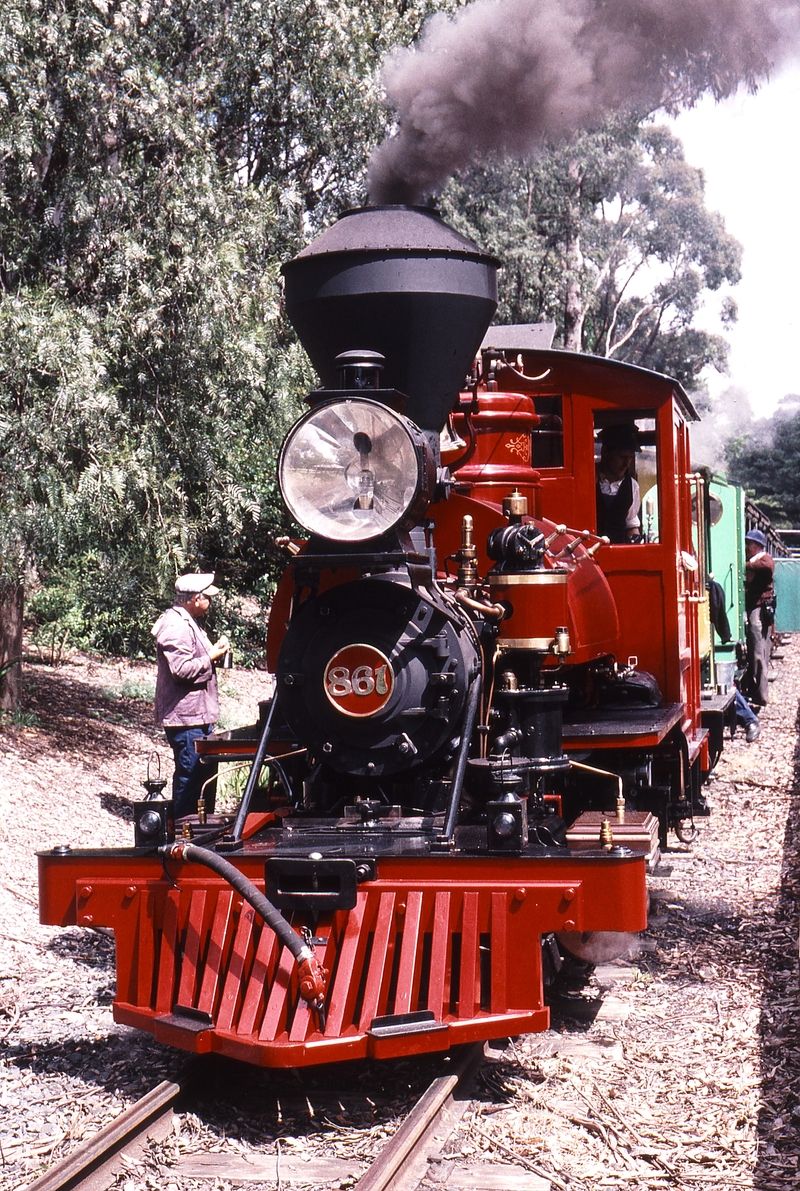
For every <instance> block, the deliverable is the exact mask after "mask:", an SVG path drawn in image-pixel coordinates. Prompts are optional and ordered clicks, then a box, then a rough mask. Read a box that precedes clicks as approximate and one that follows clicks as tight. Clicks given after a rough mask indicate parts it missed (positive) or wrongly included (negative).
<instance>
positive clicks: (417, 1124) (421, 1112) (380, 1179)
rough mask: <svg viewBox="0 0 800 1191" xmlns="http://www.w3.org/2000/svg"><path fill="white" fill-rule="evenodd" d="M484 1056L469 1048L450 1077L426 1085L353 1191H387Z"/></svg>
mask: <svg viewBox="0 0 800 1191" xmlns="http://www.w3.org/2000/svg"><path fill="white" fill-rule="evenodd" d="M482 1056H483V1043H482V1042H479V1043H476V1045H474V1046H470V1047H469V1049H468V1050H467V1052H466V1054H465V1055H464V1056H463V1057H462V1058H461V1061H460V1062H459V1063H458V1065H457V1067H456V1069H455V1070H454V1071H453V1072H452V1073H451V1074H450V1075H440V1076H438V1077H437V1078H436V1079H434V1080H433V1082H432V1083H431V1084H430V1085H429V1087H428V1088H427V1089H426V1090H425V1091H424V1092H423V1093H422V1095H421V1096H420V1098H419V1100H418V1101H417V1102H416V1104H415V1105H414V1107H413V1108H412V1109H411V1112H410V1113H409V1114H408V1116H407V1117H406V1119H405V1120H404V1121H403V1123H402V1125H400V1127H399V1129H398V1130H397V1131H396V1133H395V1134H394V1136H393V1137H392V1138H391V1140H390V1141H389V1142H387V1144H386V1145H385V1146H384V1148H383V1149H382V1150H381V1152H380V1154H378V1157H377V1158H376V1159H375V1161H374V1162H373V1163H372V1165H371V1166H370V1167H369V1169H368V1170H367V1171H366V1172H365V1173H364V1174H363V1175H362V1176H361V1178H360V1179H359V1180H358V1182H357V1183H355V1184H354V1186H353V1188H352V1191H388V1188H389V1187H391V1186H392V1183H393V1180H394V1179H395V1178H396V1177H397V1175H398V1174H399V1173H400V1172H401V1169H402V1167H403V1166H404V1165H405V1164H406V1163H407V1162H408V1161H409V1159H410V1158H411V1157H412V1156H413V1154H414V1151H415V1149H416V1148H417V1147H418V1146H419V1145H420V1143H421V1142H422V1141H423V1140H424V1139H425V1138H426V1137H427V1135H428V1133H429V1132H430V1131H431V1129H432V1126H433V1125H434V1123H435V1122H436V1120H437V1118H438V1116H439V1114H440V1113H441V1112H442V1110H443V1109H444V1107H445V1105H446V1104H447V1102H448V1101H449V1100H450V1099H451V1098H452V1096H453V1093H454V1092H455V1090H456V1088H457V1087H458V1086H459V1084H461V1083H465V1082H466V1080H467V1077H468V1076H470V1075H471V1074H472V1072H473V1069H474V1068H475V1067H476V1066H477V1064H478V1063H479V1061H480V1059H481V1058H482Z"/></svg>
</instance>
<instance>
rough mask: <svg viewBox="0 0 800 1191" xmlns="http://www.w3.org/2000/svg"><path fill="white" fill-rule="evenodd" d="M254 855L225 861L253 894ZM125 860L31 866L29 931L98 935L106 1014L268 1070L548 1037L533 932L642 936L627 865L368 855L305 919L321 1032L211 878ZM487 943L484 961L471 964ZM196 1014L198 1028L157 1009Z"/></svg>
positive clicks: (151, 860)
mask: <svg viewBox="0 0 800 1191" xmlns="http://www.w3.org/2000/svg"><path fill="white" fill-rule="evenodd" d="M264 859H265V857H264V853H263V852H261V851H258V850H253V851H250V852H249V853H248V854H246V855H245V856H244V857H238V856H237V857H236V865H237V867H238V868H240V869H241V870H242V871H243V872H244V873H245V875H246V876H247V877H248V878H249V879H250V880H251V881H252V882H253V883H254V884H255V885H256V886H257V887H258V888H259V889H263V888H264ZM170 867H171V869H173V868H174V873H175V875H178V873H179V875H180V882H179V883H180V891H178V890H176V889H174V887H173V886H172V885H171V884H170V883H169V882H168V881H167V880H166V878H165V876H164V873H163V870H162V867H161V862H160V860H159V859H157V858H155V857H147V856H142V855H141V854H138V853H134V852H74V853H72V854H70V855H68V856H53V855H51V854H42V855H40V857H39V888H40V911H39V913H40V920H41V921H42V922H45V923H50V924H52V925H58V926H74V925H78V926H106V927H112V928H113V929H114V932H115V936H116V943H117V996H116V1000H115V1002H114V1017H115V1019H116V1020H117V1021H120V1022H123V1023H125V1024H127V1025H132V1026H136V1027H137V1028H139V1029H143V1030H147V1031H149V1032H151V1033H153V1034H154V1035H155V1037H156V1038H157V1039H158V1040H159V1041H162V1042H165V1043H168V1044H169V1045H171V1046H177V1047H180V1048H182V1049H184V1050H189V1051H195V1052H200V1053H203V1052H207V1051H217V1052H219V1053H222V1054H227V1055H229V1056H231V1057H233V1058H238V1059H244V1060H246V1061H247V1062H250V1063H256V1064H259V1065H262V1066H267V1067H286V1066H304V1065H308V1064H312V1063H322V1062H330V1061H332V1060H335V1059H345V1058H346V1059H353V1058H365V1057H367V1056H371V1057H375V1058H388V1057H392V1056H394V1055H399V1054H421V1053H424V1052H428V1051H440V1050H447V1049H448V1048H449V1047H451V1046H455V1045H457V1044H459V1043H462V1042H475V1041H480V1040H481V1039H488V1038H492V1037H496V1036H497V1035H498V1033H501V1034H507V1033H522V1032H527V1031H534V1030H542V1029H546V1028H547V1026H548V1022H549V1014H548V1010H547V1008H546V1007H545V1004H544V997H543V988H542V970H541V948H540V942H539V939H540V935H541V934H543V933H545V932H549V931H562V930H567V931H591V930H617V931H638V930H642V929H643V928H644V927H645V925H646V921H647V915H646V891H645V880H644V861H643V859H642V857H628V858H610V857H608V856H594V857H585V856H580V857H578V856H575V855H571V856H570V855H567V856H564V857H563V858H562V857H558V858H547V859H542V858H521V857H508V858H496V857H480V858H464V857H457V856H453V857H437V858H429V859H425V858H420V857H409V858H402V859H401V858H397V859H385V860H380V861H379V862H378V879H377V880H376V881H372V882H369V883H368V884H366V885H362V886H360V888H359V894H358V903H357V905H356V907H355V908H354V909H353V910H350V911H338V912H337V913H335V914H332V915H327V916H324V917H322V918H320V921H319V922H318V924H317V927H316V937H318V938H320V937H321V938H326V939H327V940H328V941H327V943H326V944H325V945H324V946H318V947H316V955H317V958H318V959H319V961H320V962H321V963H322V964H323V965H324V967H326V968H327V969H328V970H329V971H330V972H332V974H333V975H332V982H331V985H330V988H329V991H328V999H327V1008H328V1021H327V1025H326V1028H325V1031H324V1033H320V1031H319V1029H318V1023H317V1020H316V1017H315V1015H314V1014H313V1012H312V1011H311V1010H310V1009H309V1007H308V1005H307V1004H306V1003H305V1002H304V1001H303V1000H301V999H300V998H299V997H298V992H297V973H296V969H295V964H294V961H293V959H292V957H291V955H290V954H289V953H288V952H286V951H283V952H282V951H281V948H280V947H279V945H278V943H277V941H276V939H275V936H274V935H273V934H272V932H271V931H269V930H267V929H266V928H264V929H262V928H261V926H260V924H259V922H258V921H257V919H256V917H255V915H254V914H253V912H252V911H251V909H250V907H249V906H247V905H246V904H243V903H242V900H241V898H240V897H239V896H238V895H237V894H235V893H234V892H233V891H232V890H231V889H230V888H229V887H228V886H227V885H226V884H225V882H224V881H222V880H221V879H220V878H218V877H217V876H216V875H215V874H213V873H209V871H208V869H206V868H204V867H202V866H199V865H192V864H184V865H182V866H180V867H179V868H176V867H175V866H170ZM487 948H488V955H489V960H488V967H487V961H486V959H485V957H486V955H487V950H486V949H487ZM481 954H482V955H483V956H484V959H483V960H481V958H480V956H481ZM176 1005H180V1006H183V1007H185V1008H188V1009H190V1010H195V1011H200V1012H201V1013H205V1014H208V1015H209V1017H210V1018H211V1019H212V1021H213V1024H212V1025H203V1024H202V1023H199V1022H198V1021H197V1020H192V1019H191V1018H189V1017H186V1016H183V1017H182V1016H181V1015H180V1014H176V1013H174V1012H173V1010H174V1007H175V1006H176ZM420 1008H427V1009H430V1010H432V1011H433V1014H434V1018H435V1021H436V1023H437V1027H438V1028H436V1029H434V1030H431V1031H430V1032H425V1033H421V1034H404V1035H399V1036H394V1037H380V1036H378V1035H376V1034H372V1033H370V1024H371V1022H372V1021H373V1019H374V1018H375V1017H377V1016H382V1015H384V1014H386V1013H406V1012H414V1011H415V1010H418V1009H420Z"/></svg>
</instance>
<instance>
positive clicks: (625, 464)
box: [594, 410, 659, 544]
mask: <svg viewBox="0 0 800 1191" xmlns="http://www.w3.org/2000/svg"><path fill="white" fill-rule="evenodd" d="M594 457H595V474H596V477H597V485H596V497H597V532H598V533H600V534H605V536H606V537H608V538H610V539H611V541H612V542H613V543H616V544H626V543H636V542H657V541H658V540H659V530H658V521H659V507H658V457H657V451H656V417H655V411H648V410H629V411H626V412H625V413H621V412H620V411H619V410H614V411H613V413H611V412H607V411H604V412H603V413H597V414H595V419H594Z"/></svg>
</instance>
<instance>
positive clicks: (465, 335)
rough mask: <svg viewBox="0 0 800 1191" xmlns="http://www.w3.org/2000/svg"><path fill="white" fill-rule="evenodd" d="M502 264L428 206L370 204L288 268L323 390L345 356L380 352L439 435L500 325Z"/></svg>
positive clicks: (393, 384)
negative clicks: (495, 318) (492, 326)
mask: <svg viewBox="0 0 800 1191" xmlns="http://www.w3.org/2000/svg"><path fill="white" fill-rule="evenodd" d="M498 263H499V262H498V261H496V260H495V259H494V257H492V256H489V254H488V253H485V252H482V251H481V249H480V248H478V246H477V245H476V244H473V243H472V241H471V240H468V239H467V238H466V237H465V236H461V235H459V233H458V232H456V231H454V230H453V228H451V227H449V226H448V224H446V223H445V222H444V220H442V219H440V218H439V216H438V215H437V214H436V212H435V211H432V210H431V209H430V208H421V207H403V206H390V207H363V208H361V209H360V210H356V211H348V212H346V213H345V214H344V215H342V216H341V217H340V218H339V220H338V221H337V222H336V223H334V224H333V225H332V226H331V227H329V228H327V229H326V230H325V231H324V232H322V233H321V235H319V236H317V238H316V239H315V240H314V241H313V242H312V243H311V244H309V246H308V247H307V248H304V249H303V251H302V252H301V253H300V254H299V255H298V256H296V257H295V258H294V260H291V261H287V263H286V264H285V265H284V266H283V267H282V270H281V272H282V273H283V275H284V279H285V298H286V313H287V315H288V316H289V319H290V320H291V322H292V325H293V326H294V328H295V330H296V331H297V334H298V335H299V337H300V341H301V343H302V344H303V347H304V348H305V349H306V351H307V352H308V354H309V357H310V358H311V363H312V364H313V365H314V367H315V368H316V370H317V372H318V373H319V376H320V379H321V380H322V383H323V385H324V386H325V388H328V389H333V388H335V387H336V385H337V365H336V357H337V356H338V355H339V353H340V352H345V351H376V352H380V354H381V355H382V356H384V358H385V361H386V364H385V369H384V372H383V377H382V383H383V384H384V385H386V386H387V387H388V388H394V389H398V390H399V391H400V392H401V393H404V394H405V395H406V396H407V397H408V399H409V401H408V405H407V406H406V408H405V412H406V413H407V414H408V416H409V417H410V418H411V419H412V421H414V422H416V423H417V425H418V426H419V427H420V428H421V429H422V430H428V431H431V432H433V433H435V434H436V435H438V433H439V431H440V430H441V429H442V427H443V426H444V424H445V422H446V421H447V415H448V413H449V412H450V410H451V409H452V407H453V403H454V401H455V399H456V397H457V395H458V390H459V388H460V386H461V384H462V382H463V380H464V377H465V376H466V374H467V371H468V370H469V366H470V364H471V363H472V360H473V359H474V356H475V353H476V351H477V350H478V348H479V347H480V343H481V340H482V338H483V335H484V332H485V331H486V328H487V327H488V326H489V323H490V322H491V321H492V315H493V314H494V312H495V308H496V306H497V266H498Z"/></svg>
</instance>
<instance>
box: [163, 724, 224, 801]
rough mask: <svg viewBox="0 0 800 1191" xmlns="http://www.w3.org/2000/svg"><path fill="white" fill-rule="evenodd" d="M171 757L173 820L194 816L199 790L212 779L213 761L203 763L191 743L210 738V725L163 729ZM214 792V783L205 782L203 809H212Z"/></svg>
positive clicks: (215, 766) (215, 785)
mask: <svg viewBox="0 0 800 1191" xmlns="http://www.w3.org/2000/svg"><path fill="white" fill-rule="evenodd" d="M164 732H165V733H166V736H167V740H168V741H169V744H170V748H171V749H172V755H173V757H174V758H175V773H174V774H173V776H172V800H173V802H174V803H175V818H176V819H179V818H180V817H181V816H182V815H196V814H197V803H198V800H199V798H200V790H201V787H202V786H203V783H204V782H207V781H208V779H209V778H211V777H214V778H215V777H216V773H217V762H216V761H204V760H203V759H202V758H201V757H200V756H199V755H198V754H197V753H196V752H195V747H194V742H195V741H196V740H202V739H203V737H205V736H210V735H211V732H212V725H211V724H193V725H192V726H191V727H181V728H165V729H164ZM216 793H217V783H216V781H212V782H209V784H208V785H207V786H206V788H205V790H204V792H203V798H204V800H205V804H206V810H207V811H212V810H213V809H214V800H215V798H216Z"/></svg>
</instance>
